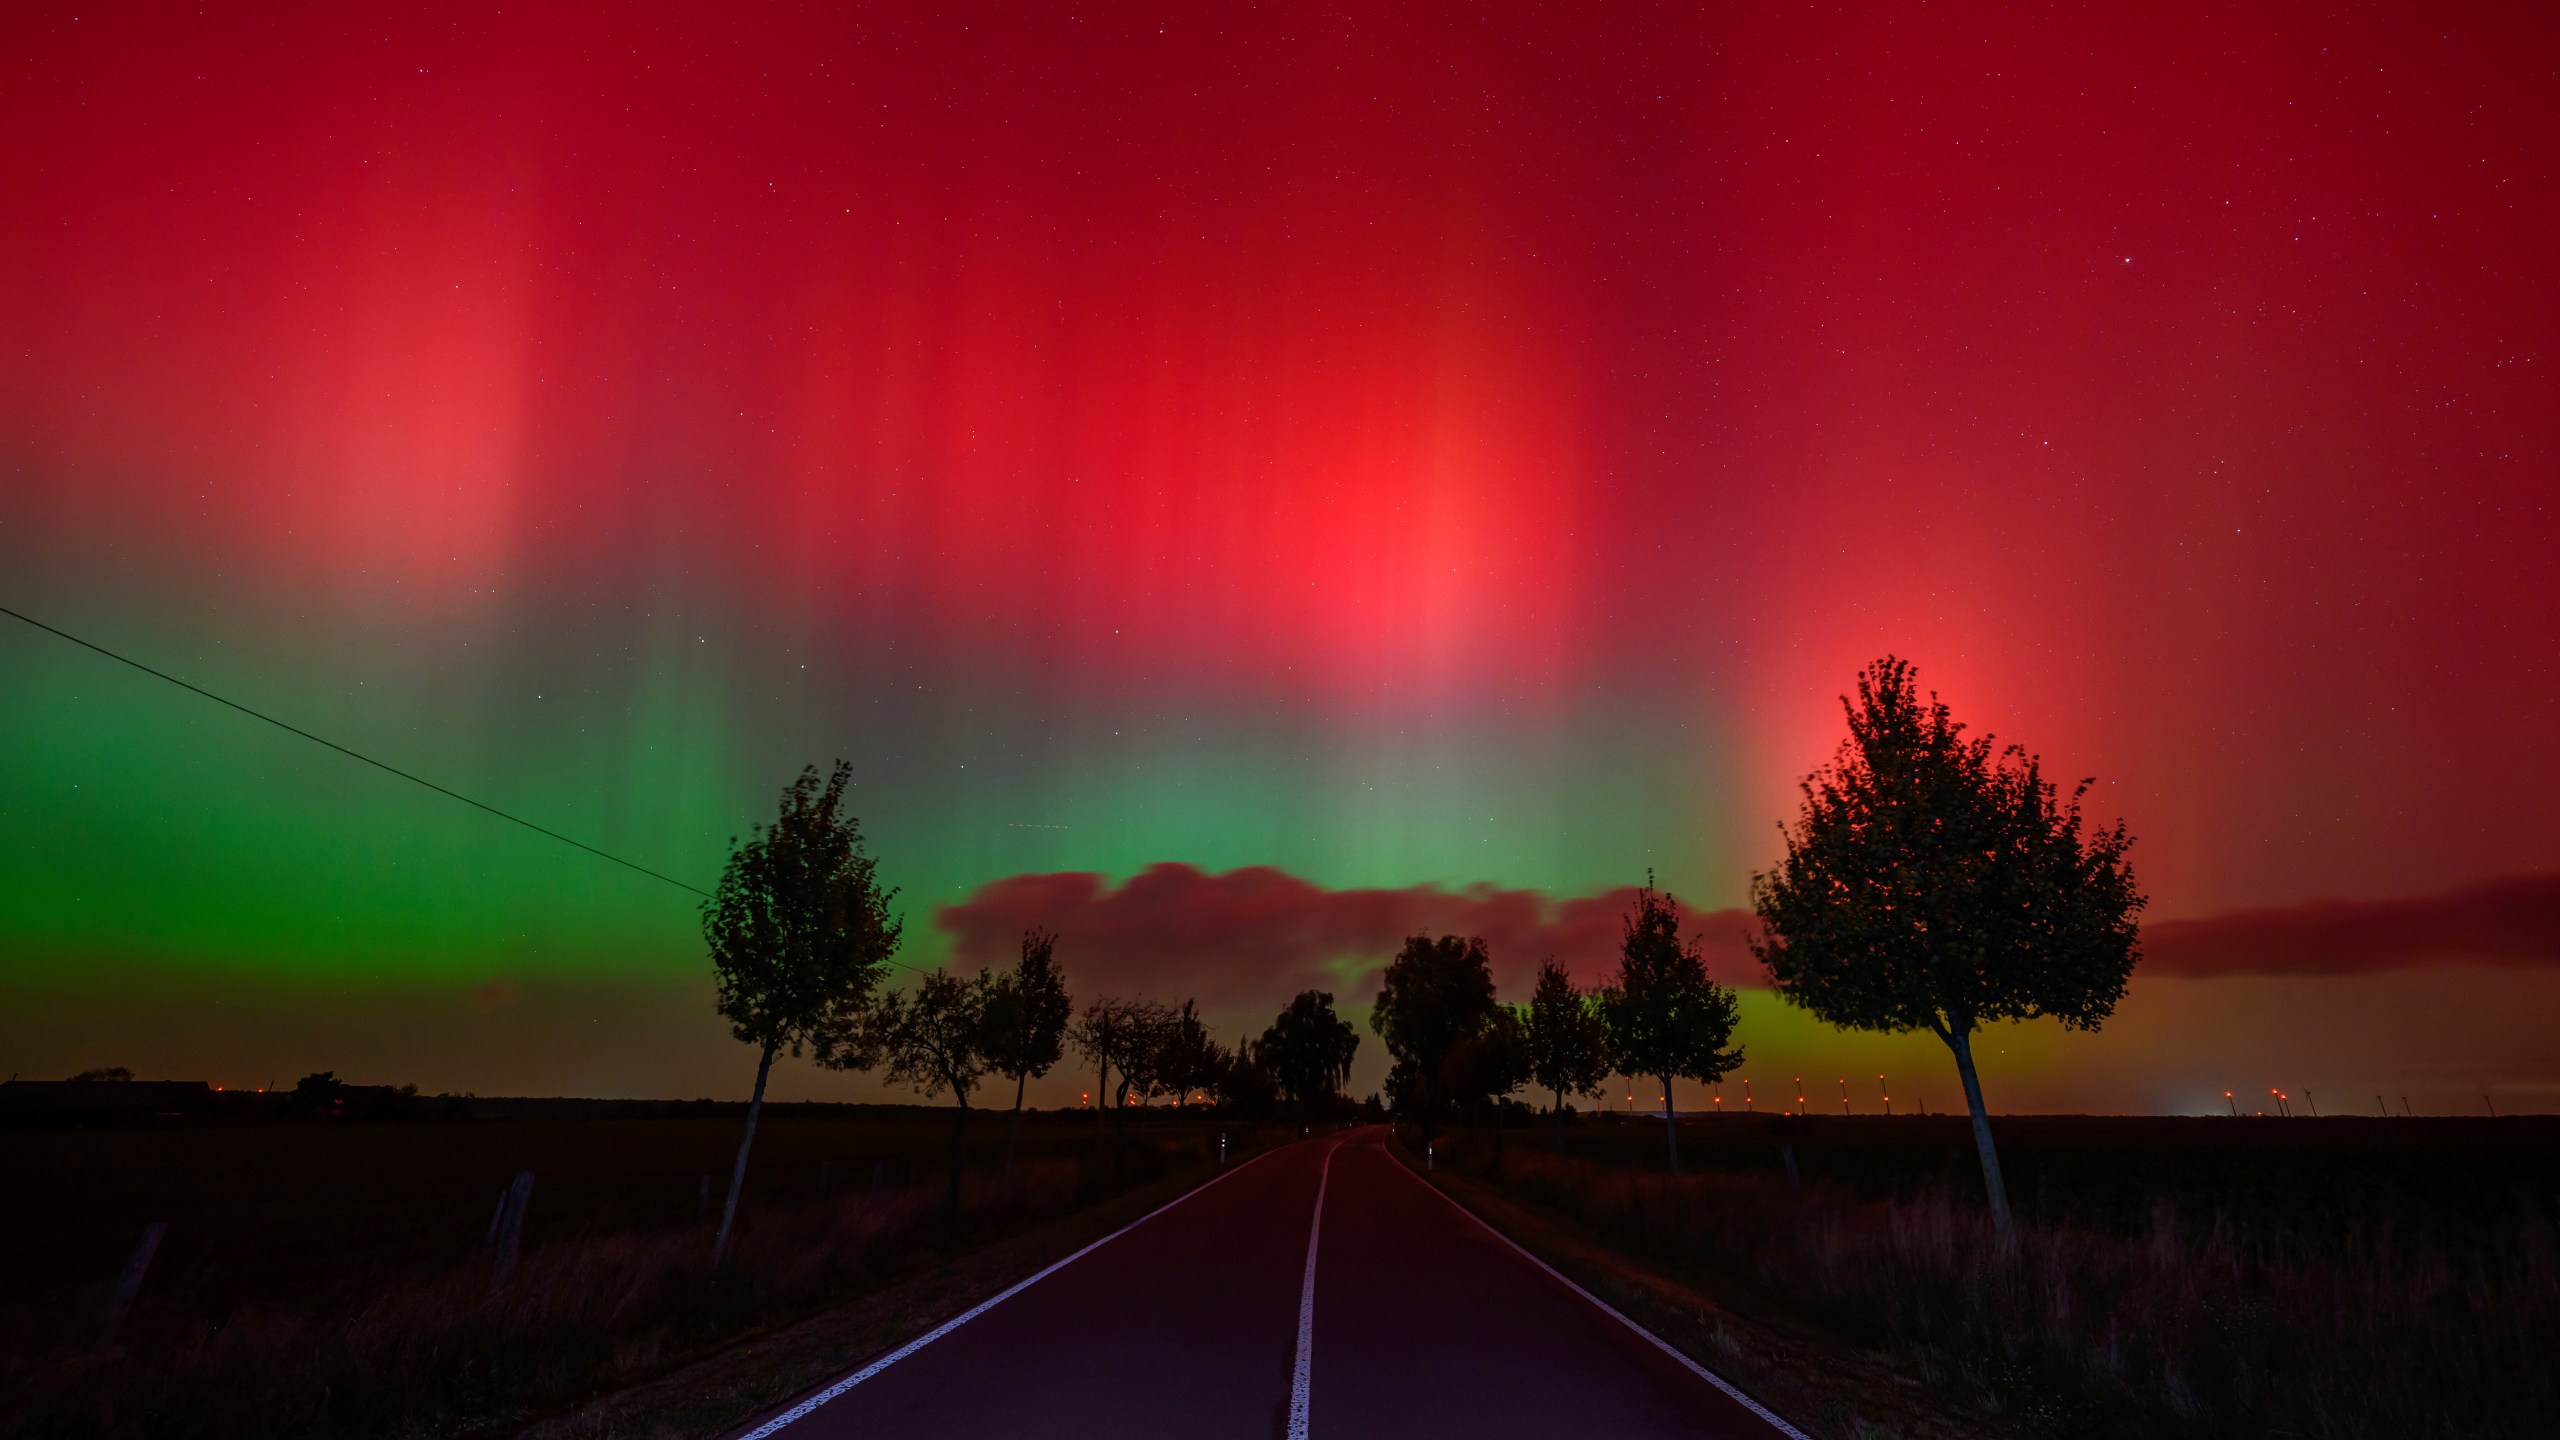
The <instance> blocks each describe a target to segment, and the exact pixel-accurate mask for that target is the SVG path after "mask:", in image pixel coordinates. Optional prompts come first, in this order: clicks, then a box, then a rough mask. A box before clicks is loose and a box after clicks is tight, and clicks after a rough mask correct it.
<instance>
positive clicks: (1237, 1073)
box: [1211, 1041, 1279, 1119]
mask: <svg viewBox="0 0 2560 1440" xmlns="http://www.w3.org/2000/svg"><path fill="white" fill-rule="evenodd" d="M1217 1063H1218V1079H1217V1083H1216V1084H1215V1085H1213V1086H1212V1087H1211V1091H1212V1093H1213V1094H1215V1095H1216V1096H1217V1097H1218V1105H1219V1107H1220V1108H1221V1109H1224V1110H1227V1111H1229V1112H1231V1113H1233V1114H1236V1115H1241V1116H1244V1117H1247V1118H1250V1119H1261V1118H1263V1117H1266V1116H1268V1115H1269V1114H1270V1113H1271V1107H1272V1105H1273V1103H1274V1102H1275V1101H1277V1100H1278V1098H1279V1086H1278V1085H1277V1083H1276V1082H1274V1081H1273V1079H1272V1078H1271V1071H1270V1070H1269V1068H1267V1067H1266V1066H1264V1065H1263V1063H1262V1062H1261V1060H1259V1059H1258V1058H1256V1056H1255V1053H1254V1046H1253V1044H1252V1042H1250V1041H1247V1042H1245V1043H1243V1044H1240V1045H1237V1046H1236V1047H1235V1048H1234V1049H1232V1050H1230V1049H1228V1048H1227V1047H1225V1046H1223V1045H1221V1046H1219V1047H1218V1062H1217Z"/></svg>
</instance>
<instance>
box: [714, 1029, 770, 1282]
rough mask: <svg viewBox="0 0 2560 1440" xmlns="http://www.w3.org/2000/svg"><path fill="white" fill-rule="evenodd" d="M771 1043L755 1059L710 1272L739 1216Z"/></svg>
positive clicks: (726, 1246) (717, 1265) (717, 1266)
mask: <svg viewBox="0 0 2560 1440" xmlns="http://www.w3.org/2000/svg"><path fill="white" fill-rule="evenodd" d="M773 1049H774V1047H773V1042H771V1041H767V1042H765V1047H764V1057H763V1058H762V1059H760V1060H758V1061H756V1093H755V1098H753V1099H751V1100H749V1101H748V1102H747V1133H746V1134H744V1135H741V1136H739V1137H738V1163H737V1165H736V1166H734V1167H733V1168H732V1169H731V1170H730V1171H729V1199H728V1201H727V1203H725V1204H723V1205H722V1206H721V1207H720V1233H719V1234H717V1235H715V1236H713V1237H712V1239H711V1273H712V1274H713V1275H718V1274H719V1273H720V1257H721V1256H722V1255H724V1254H726V1253H727V1252H728V1249H729V1227H730V1226H731V1225H733V1224H735V1223H736V1222H737V1219H738V1192H739V1191H740V1190H742V1189H744V1188H745V1187H746V1183H747V1147H748V1146H750V1145H753V1144H755V1143H756V1117H757V1116H759V1115H762V1114H763V1113H764V1082H765V1078H766V1077H767V1076H769V1075H771V1074H772V1073H773Z"/></svg>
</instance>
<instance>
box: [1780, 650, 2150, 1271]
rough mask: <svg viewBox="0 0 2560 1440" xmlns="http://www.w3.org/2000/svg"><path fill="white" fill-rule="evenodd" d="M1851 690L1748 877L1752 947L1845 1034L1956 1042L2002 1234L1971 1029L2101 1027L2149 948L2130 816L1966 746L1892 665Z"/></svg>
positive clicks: (2017, 754)
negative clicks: (1795, 807) (1770, 853)
mask: <svg viewBox="0 0 2560 1440" xmlns="http://www.w3.org/2000/svg"><path fill="white" fill-rule="evenodd" d="M1857 690H1858V693H1857V697H1856V699H1855V700H1851V699H1850V698H1848V697H1846V696H1843V697H1842V699H1841V708H1842V709H1843V711H1844V712H1845V713H1846V715H1847V717H1848V725H1849V738H1848V739H1847V740H1845V741H1843V742H1842V743H1841V746H1840V749H1839V751H1838V752H1837V754H1836V755H1835V756H1834V758H1833V759H1832V761H1831V763H1830V764H1829V765H1827V766H1825V767H1824V768H1822V769H1821V770H1818V771H1816V772H1814V773H1813V774H1812V775H1810V776H1808V777H1806V779H1805V780H1804V782H1803V785H1802V787H1801V788H1802V790H1803V794H1804V803H1803V808H1802V810H1801V812H1800V814H1799V815H1798V817H1797V820H1796V823H1795V824H1794V825H1793V826H1792V827H1790V828H1788V830H1787V831H1786V853H1785V855H1784V856H1783V857H1782V858H1781V859H1780V860H1779V862H1778V865H1777V868H1776V869H1775V870H1773V871H1771V872H1770V873H1768V874H1764V875H1755V876H1753V877H1752V882H1751V899H1752V908H1753V909H1754V910H1755V911H1756V912H1757V913H1758V915H1759V917H1760V923H1761V926H1762V929H1763V934H1762V935H1761V937H1760V938H1759V939H1758V940H1756V941H1755V942H1754V943H1753V947H1752V948H1753V951H1754V953H1756V954H1757V955H1758V956H1759V957H1760V960H1761V962H1762V963H1763V964H1765V965H1767V966H1768V968H1769V975H1770V979H1771V980H1772V981H1773V982H1774V983H1775V985H1776V986H1777V989H1778V993H1779V994H1781V995H1783V996H1785V997H1786V998H1787V1000H1789V1001H1790V1002H1791V1003H1793V1004H1796V1005H1799V1006H1801V1007H1803V1008H1804V1009H1806V1010H1809V1011H1811V1012H1812V1013H1813V1014H1815V1015H1817V1016H1819V1017H1821V1018H1822V1019H1824V1020H1827V1021H1829V1022H1831V1023H1832V1024H1834V1025H1839V1026H1843V1027H1845V1028H1849V1029H1856V1030H1879V1031H1903V1030H1927V1031H1929V1032H1930V1033H1932V1034H1934V1035H1936V1036H1937V1037H1938V1038H1939V1039H1940V1040H1942V1041H1944V1042H1946V1044H1947V1046H1948V1047H1949V1048H1950V1049H1951V1050H1953V1051H1954V1053H1955V1058H1956V1068H1957V1071H1958V1074H1959V1075H1960V1077H1961V1078H1962V1079H1963V1081H1964V1085H1965V1101H1966V1105H1967V1107H1968V1108H1969V1109H1970V1110H1971V1111H1972V1113H1973V1117H1974V1130H1975V1140H1976V1145H1977V1148H1978V1149H1979V1150H1980V1152H1981V1158H1982V1163H1983V1179H1984V1183H1985V1185H1986V1187H1987V1189H1988V1191H1989V1193H1990V1197H1991V1205H1992V1209H1993V1213H1994V1215H1995V1216H1996V1217H1997V1218H1998V1220H1999V1221H2000V1223H2001V1225H2002V1226H2003V1227H2004V1228H2005V1227H2006V1225H2007V1223H2008V1197H2007V1194H2006V1193H2005V1191H2004V1189H2003V1187H2002V1185H2001V1182H2000V1173H1999V1160H1998V1155H1997V1152H1996V1151H1995V1149H1994V1148H1993V1146H1992V1142H1991V1131H1990V1125H1989V1121H1988V1118H1987V1112H1986V1110H1985V1107H1984V1105H1983V1102H1982V1098H1981V1085H1980V1082H1979V1080H1978V1078H1977V1076H1976V1073H1975V1069H1974V1065H1973V1054H1972V1044H1971V1036H1972V1034H1973V1032H1974V1031H1975V1030H1976V1029H1977V1028H1979V1027H1980V1026H1982V1025H1984V1024H1987V1023H1991V1022H1994V1021H2002V1020H2030V1019H2036V1018H2040V1017H2045V1016H2050V1017H2052V1018H2054V1019H2057V1020H2060V1021H2061V1022H2062V1024H2063V1026H2064V1027H2065V1028H2066V1029H2075V1030H2093V1029H2096V1028H2097V1027H2098V1026H2099V1025H2100V1024H2101V1023H2103V1022H2104V1021H2105V1020H2106V1018H2107V1016H2108V1015H2109V1014H2111V1013H2113V1011H2114V1009H2115V1006H2116V1002H2117V1001H2118V1000H2120V999H2122V998H2123V996H2124V991H2125V984H2126V982H2127V980H2128V979H2129V978H2130V977H2131V976H2132V973H2133V966H2134V963H2135V961H2136V959H2137V958H2139V953H2140V951H2139V938H2138V934H2137V931H2136V928H2135V921H2136V916H2137V915H2138V914H2139V912H2140V911H2141V909H2142V905H2143V896H2142V895H2141V893H2140V892H2139V891H2138V890H2137V889H2136V888H2135V885H2134V878H2133V871H2132V867H2131V866H2130V865H2129V864H2128V863H2127V861H2126V858H2125V856H2126V851H2127V850H2128V848H2129V847H2130V846H2131V844H2132V840H2131V838H2130V837H2129V836H2128V835H2127V834H2126V832H2125V828H2124V825H2123V823H2122V822H2121V821H2119V822H2118V823H2117V824H2115V825H2114V826H2112V827H2094V826H2090V825H2089V824H2088V823H2087V822H2086V821H2085V820H2084V818H2083V816H2082V813H2081V801H2082V799H2083V797H2085V796H2086V795H2087V794H2088V791H2089V787H2090V786H2091V785H2092V784H2094V783H2095V782H2094V781H2090V780H2083V781H2081V782H2080V783H2079V785H2078V786H2076V787H2074V789H2073V790H2072V792H2071V797H2070V799H2068V800H2067V801H2066V800H2063V799H2061V798H2060V796H2059V794H2058V792H2057V790H2056V788H2055V787H2054V785H2053V784H2052V782H2050V781H2048V780H2046V779H2045V778H2044V775H2043V772H2042V769H2041V767H2040V765H2039V763H2038V761H2037V759H2036V757H2034V756H2032V755H2030V754H2028V753H2027V752H2026V751H2025V750H2024V749H2022V748H2021V747H2019V746H2017V745H2009V746H2005V747H2003V746H1998V745H1997V744H1996V742H1995V741H1994V740H1993V738H1992V737H1991V736H1989V735H1983V736H1979V737H1973V738H1968V737H1967V736H1966V735H1965V727H1964V726H1963V725H1962V724H1960V723H1958V722H1957V721H1956V720H1955V718H1954V716H1953V715H1952V714H1951V713H1950V711H1949V710H1948V707H1947V706H1946V705H1945V703H1943V702H1942V701H1940V700H1939V699H1938V697H1937V696H1935V695H1931V696H1930V697H1929V698H1928V699H1927V700H1926V701H1923V700H1922V699H1921V696H1920V689H1919V683H1918V680H1917V678H1916V677H1915V675H1914V673H1913V671H1912V668H1911V666H1910V664H1909V663H1908V662H1905V661H1903V660H1899V659H1896V658H1894V657H1892V656H1886V657H1885V658H1884V659H1882V660H1879V661H1876V662H1875V663H1874V664H1872V665H1869V666H1868V667H1867V668H1866V669H1865V670H1863V671H1861V672H1860V673H1859V675H1858V682H1857Z"/></svg>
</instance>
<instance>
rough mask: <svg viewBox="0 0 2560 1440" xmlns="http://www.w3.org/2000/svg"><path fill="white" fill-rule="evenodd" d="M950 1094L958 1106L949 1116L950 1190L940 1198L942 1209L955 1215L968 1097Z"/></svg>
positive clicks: (962, 1092) (958, 1092) (962, 1093)
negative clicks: (957, 1101) (957, 1102)
mask: <svg viewBox="0 0 2560 1440" xmlns="http://www.w3.org/2000/svg"><path fill="white" fill-rule="evenodd" d="M951 1093H952V1095H953V1097H954V1098H956V1099H958V1100H959V1102H960V1104H959V1108H958V1109H957V1110H955V1111H954V1112H953V1113H952V1116H951V1188H950V1190H949V1191H947V1192H946V1193H945V1194H944V1195H943V1197H942V1208H943V1209H945V1210H948V1211H950V1212H951V1213H953V1214H955V1215H956V1214H958V1213H959V1212H960V1156H961V1149H960V1142H961V1135H962V1133H963V1131H965V1130H966V1129H967V1127H968V1124H969V1096H968V1093H967V1092H966V1091H963V1090H957V1089H955V1090H953V1091H952V1092H951Z"/></svg>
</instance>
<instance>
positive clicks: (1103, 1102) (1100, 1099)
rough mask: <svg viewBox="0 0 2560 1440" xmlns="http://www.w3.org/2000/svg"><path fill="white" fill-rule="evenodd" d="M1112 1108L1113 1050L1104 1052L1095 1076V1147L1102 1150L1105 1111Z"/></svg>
mask: <svg viewBox="0 0 2560 1440" xmlns="http://www.w3.org/2000/svg"><path fill="white" fill-rule="evenodd" d="M1110 1108H1111V1052H1110V1051H1108V1050H1105V1051H1104V1052H1102V1063H1101V1065H1100V1066H1099V1067H1097V1068H1096V1070H1095V1071H1094V1076H1093V1148H1094V1152H1095V1153H1096V1154H1099V1153H1101V1151H1102V1127H1103V1124H1104V1115H1103V1112H1104V1111H1106V1110H1109V1109H1110Z"/></svg>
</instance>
